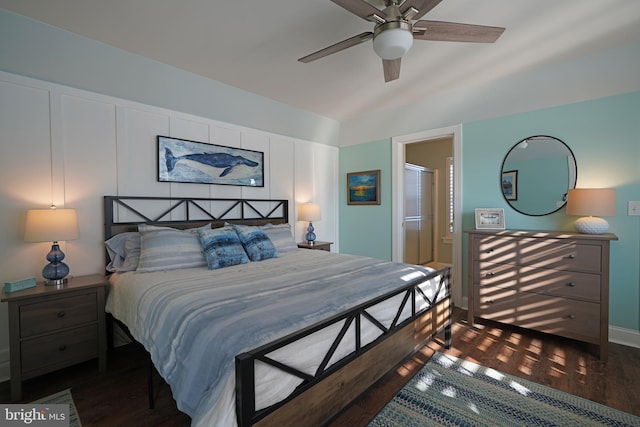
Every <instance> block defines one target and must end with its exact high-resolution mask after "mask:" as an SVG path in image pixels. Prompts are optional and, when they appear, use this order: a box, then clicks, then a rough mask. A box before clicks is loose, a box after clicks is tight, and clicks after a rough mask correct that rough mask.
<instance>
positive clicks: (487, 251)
mask: <svg viewBox="0 0 640 427" xmlns="http://www.w3.org/2000/svg"><path fill="white" fill-rule="evenodd" d="M493 251H495V249H487V250H486V251H484V253H485V254H490V253H491V252H493Z"/></svg>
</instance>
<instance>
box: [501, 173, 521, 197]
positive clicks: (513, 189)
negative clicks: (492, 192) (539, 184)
mask: <svg viewBox="0 0 640 427" xmlns="http://www.w3.org/2000/svg"><path fill="white" fill-rule="evenodd" d="M502 194H504V198H505V199H507V200H518V171H517V170H514V171H505V172H502Z"/></svg>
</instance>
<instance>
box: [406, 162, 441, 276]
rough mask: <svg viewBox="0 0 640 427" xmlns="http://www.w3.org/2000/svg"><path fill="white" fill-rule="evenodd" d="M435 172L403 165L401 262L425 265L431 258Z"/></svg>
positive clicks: (432, 251)
mask: <svg viewBox="0 0 640 427" xmlns="http://www.w3.org/2000/svg"><path fill="white" fill-rule="evenodd" d="M435 182H436V179H435V173H434V171H432V170H431V169H428V168H425V167H423V166H418V165H414V164H411V163H405V165H404V262H406V263H407V264H416V265H428V264H429V263H432V262H434V261H435V258H434V246H435V245H434V231H435V230H434V229H435V224H434V222H435V221H434V212H435V209H434V208H435V206H434V204H435V194H434V192H435V188H436V186H435Z"/></svg>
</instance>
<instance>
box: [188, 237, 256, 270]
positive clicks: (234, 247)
mask: <svg viewBox="0 0 640 427" xmlns="http://www.w3.org/2000/svg"><path fill="white" fill-rule="evenodd" d="M198 234H199V235H200V244H201V245H202V249H203V250H204V254H205V257H206V261H207V265H208V266H209V270H215V269H218V268H223V267H229V266H231V265H237V264H247V263H248V262H249V257H248V256H247V253H246V252H245V251H244V248H243V247H242V243H241V242H240V237H238V233H236V231H235V230H234V228H233V227H222V228H216V229H213V230H199V231H198Z"/></svg>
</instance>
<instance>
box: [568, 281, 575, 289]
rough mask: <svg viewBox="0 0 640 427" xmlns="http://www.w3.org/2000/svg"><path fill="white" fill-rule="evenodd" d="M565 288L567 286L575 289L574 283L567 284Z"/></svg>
mask: <svg viewBox="0 0 640 427" xmlns="http://www.w3.org/2000/svg"><path fill="white" fill-rule="evenodd" d="M567 286H569V287H570V288H575V287H576V282H569V283H567Z"/></svg>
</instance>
